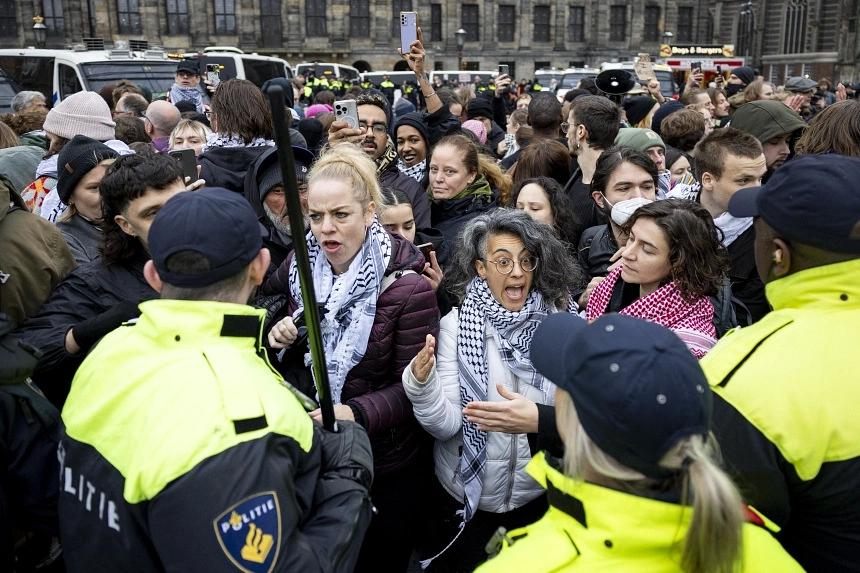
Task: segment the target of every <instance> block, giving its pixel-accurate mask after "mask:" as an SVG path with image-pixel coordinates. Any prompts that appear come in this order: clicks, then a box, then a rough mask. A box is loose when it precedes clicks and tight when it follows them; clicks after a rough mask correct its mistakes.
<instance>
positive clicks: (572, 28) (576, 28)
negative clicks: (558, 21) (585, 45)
mask: <svg viewBox="0 0 860 573" xmlns="http://www.w3.org/2000/svg"><path fill="white" fill-rule="evenodd" d="M567 35H568V38H569V39H570V41H571V42H584V41H585V6H571V7H570V12H569V13H568V19H567Z"/></svg>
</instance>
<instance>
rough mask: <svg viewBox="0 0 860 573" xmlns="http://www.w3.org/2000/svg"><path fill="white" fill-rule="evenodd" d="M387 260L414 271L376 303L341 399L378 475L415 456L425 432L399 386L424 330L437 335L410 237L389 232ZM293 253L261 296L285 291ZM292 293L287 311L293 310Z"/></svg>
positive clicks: (432, 302) (431, 299)
mask: <svg viewBox="0 0 860 573" xmlns="http://www.w3.org/2000/svg"><path fill="white" fill-rule="evenodd" d="M391 248H392V256H391V262H390V263H389V264H388V268H387V269H386V271H385V274H386V276H387V275H390V274H391V273H397V272H402V271H404V270H407V269H409V270H413V271H415V274H412V273H410V274H405V275H403V276H402V277H400V278H398V279H397V280H396V281H394V283H392V284H391V286H389V287H388V288H387V289H386V290H385V291H384V292H383V293H381V294H380V295H379V299H377V301H376V317H375V318H374V320H373V327H372V329H371V331H370V338H369V339H368V342H367V350H366V351H365V353H364V357H363V358H362V360H361V362H359V363H358V364H356V365H355V367H353V369H352V370H350V371H349V374H347V377H346V382H345V383H344V387H343V391H342V392H341V401H342V403H343V404H346V405H349V406H351V407H352V408H353V411H355V410H357V411H358V414H359V415H358V417H357V418H358V419H357V421H358V422H359V423H360V424H361V425H362V426H364V427H365V429H367V433H368V435H369V436H370V443H371V446H372V448H373V461H374V468H375V471H376V474H377V475H381V474H385V473H387V472H389V471H393V470H395V469H399V468H402V467H405V466H406V465H407V464H410V463H412V462H414V461H415V460H416V459H417V457H418V450H419V446H420V445H421V443H422V442H426V441H427V435H426V434H425V433H424V430H422V429H421V427H420V426H419V425H418V422H417V421H416V420H415V416H414V415H413V413H412V403H411V402H410V401H409V398H407V397H406V392H405V391H404V390H403V384H402V382H401V378H400V377H401V375H402V374H403V369H404V368H406V367H407V366H408V365H409V362H411V361H412V359H413V358H414V357H415V355H416V354H418V352H419V351H420V350H421V348H423V346H424V342H425V339H426V338H427V335H428V334H432V335H433V336H434V337H435V336H438V334H439V308H438V307H437V305H436V294H435V293H434V292H433V289H431V288H430V283H429V282H428V281H427V279H426V278H424V276H422V275H421V271H422V270H424V256H423V255H422V254H421V252H420V251H418V249H416V248H415V246H414V245H413V244H412V243H410V242H409V241H407V240H405V239H403V238H401V237H400V236H399V235H391ZM292 257H293V255H292V254H290V256H289V257H288V258H287V259H286V260H285V261H284V263H283V264H282V265H281V266H280V267H279V268H278V270H277V271H275V272H274V273H272V275H271V276H270V277H269V279H268V281H266V284H265V285H264V288H263V293H264V294H275V293H287V294H288V296H289V292H290V289H289V286H288V285H289V283H288V277H289V265H290V263H291V262H292ZM297 306H298V305H297V304H296V303H295V301H293V300H292V297H290V300H289V309H290V314H292V312H293V311H295V309H296V308H297Z"/></svg>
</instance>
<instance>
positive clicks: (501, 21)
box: [497, 5, 517, 42]
mask: <svg viewBox="0 0 860 573" xmlns="http://www.w3.org/2000/svg"><path fill="white" fill-rule="evenodd" d="M516 14H517V8H516V6H510V5H502V6H499V13H498V22H497V24H498V30H499V41H500V42H513V41H514V28H515V26H516V24H515V18H516Z"/></svg>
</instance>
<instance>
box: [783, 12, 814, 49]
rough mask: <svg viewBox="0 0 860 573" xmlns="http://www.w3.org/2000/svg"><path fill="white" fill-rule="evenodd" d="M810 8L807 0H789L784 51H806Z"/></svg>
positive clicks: (786, 13)
mask: <svg viewBox="0 0 860 573" xmlns="http://www.w3.org/2000/svg"><path fill="white" fill-rule="evenodd" d="M808 18H809V8H808V6H807V4H806V0H789V1H788V6H786V8H785V36H784V39H783V43H782V51H783V53H785V54H800V53H803V52H805V51H806V29H807V21H808Z"/></svg>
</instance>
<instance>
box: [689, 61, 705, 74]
mask: <svg viewBox="0 0 860 573" xmlns="http://www.w3.org/2000/svg"><path fill="white" fill-rule="evenodd" d="M696 70H698V71H700V72H701V71H702V62H693V63H691V64H690V71H691V72H693V73H696Z"/></svg>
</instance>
